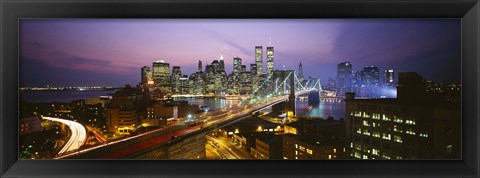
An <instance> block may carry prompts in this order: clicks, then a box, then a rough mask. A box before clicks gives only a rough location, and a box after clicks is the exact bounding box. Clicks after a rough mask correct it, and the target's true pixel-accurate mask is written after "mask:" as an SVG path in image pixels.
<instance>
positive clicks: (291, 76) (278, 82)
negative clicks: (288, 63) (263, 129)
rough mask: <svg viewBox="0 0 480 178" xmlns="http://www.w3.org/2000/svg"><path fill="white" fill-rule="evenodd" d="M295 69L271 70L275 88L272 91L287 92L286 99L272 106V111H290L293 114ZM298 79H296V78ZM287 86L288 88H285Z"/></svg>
mask: <svg viewBox="0 0 480 178" xmlns="http://www.w3.org/2000/svg"><path fill="white" fill-rule="evenodd" d="M295 79H296V76H295V71H294V70H275V71H274V72H273V77H272V83H273V87H274V88H275V89H274V90H273V91H272V92H274V91H275V92H277V91H284V92H288V94H289V96H288V101H286V102H284V103H279V104H276V105H274V106H272V109H273V110H274V111H281V112H285V113H288V112H292V113H293V115H294V116H295ZM297 80H298V79H297ZM287 87H289V88H288V90H285V89H286V88H287Z"/></svg>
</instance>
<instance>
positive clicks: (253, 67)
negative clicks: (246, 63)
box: [250, 64, 257, 76]
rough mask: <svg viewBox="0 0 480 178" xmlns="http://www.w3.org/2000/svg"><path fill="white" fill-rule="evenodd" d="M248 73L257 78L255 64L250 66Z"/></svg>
mask: <svg viewBox="0 0 480 178" xmlns="http://www.w3.org/2000/svg"><path fill="white" fill-rule="evenodd" d="M250 72H251V73H252V74H253V75H254V76H257V64H250Z"/></svg>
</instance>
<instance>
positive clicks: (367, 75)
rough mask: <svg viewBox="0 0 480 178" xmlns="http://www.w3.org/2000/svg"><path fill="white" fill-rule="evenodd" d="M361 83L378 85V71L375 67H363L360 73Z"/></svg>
mask: <svg viewBox="0 0 480 178" xmlns="http://www.w3.org/2000/svg"><path fill="white" fill-rule="evenodd" d="M362 83H363V84H366V85H378V84H379V83H380V70H379V69H378V67H376V66H365V67H363V71H362Z"/></svg>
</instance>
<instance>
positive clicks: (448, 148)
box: [446, 145, 452, 154]
mask: <svg viewBox="0 0 480 178" xmlns="http://www.w3.org/2000/svg"><path fill="white" fill-rule="evenodd" d="M446 151H447V153H448V154H452V145H447V147H446Z"/></svg>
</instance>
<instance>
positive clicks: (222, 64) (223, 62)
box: [218, 55, 225, 70]
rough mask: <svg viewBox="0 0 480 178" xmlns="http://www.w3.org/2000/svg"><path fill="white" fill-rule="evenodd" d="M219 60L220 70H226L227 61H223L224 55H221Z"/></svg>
mask: <svg viewBox="0 0 480 178" xmlns="http://www.w3.org/2000/svg"><path fill="white" fill-rule="evenodd" d="M218 60H219V61H220V69H221V70H225V61H224V60H223V55H220V59H218Z"/></svg>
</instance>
